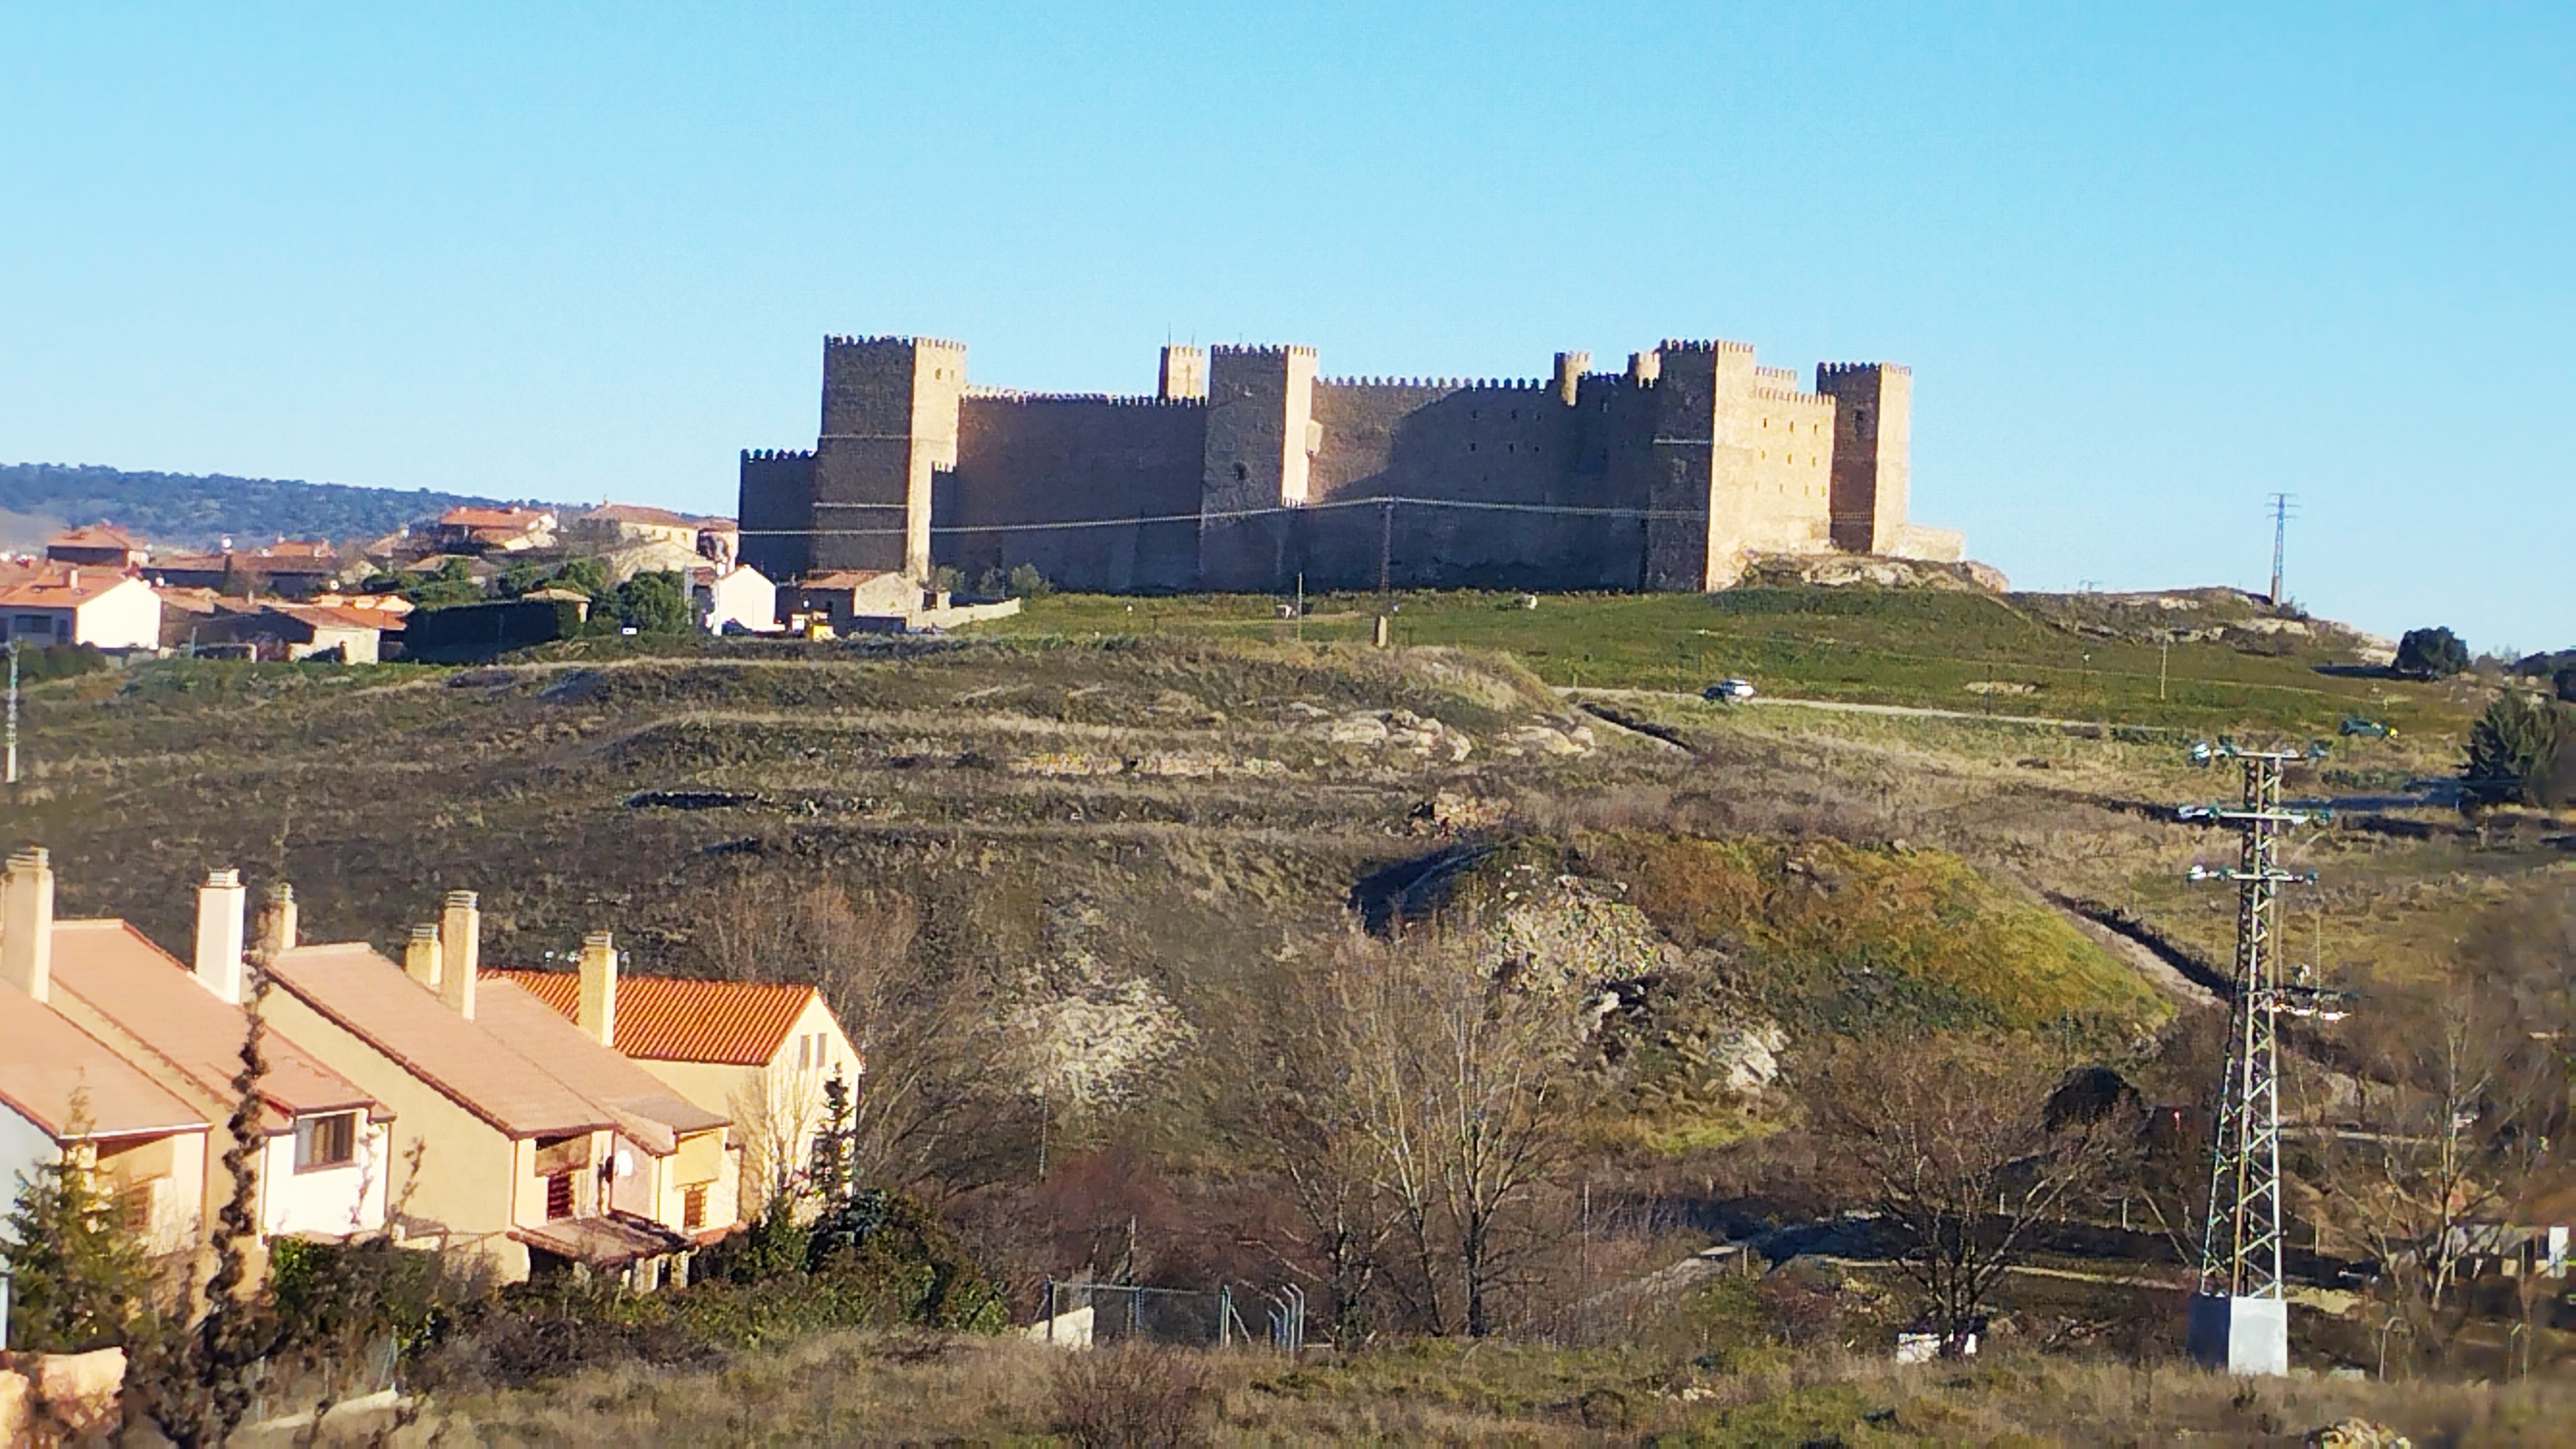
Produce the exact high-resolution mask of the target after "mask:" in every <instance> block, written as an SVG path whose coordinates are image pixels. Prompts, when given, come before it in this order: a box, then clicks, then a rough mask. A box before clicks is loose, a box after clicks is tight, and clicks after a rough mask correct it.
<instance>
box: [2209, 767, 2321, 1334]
mask: <svg viewBox="0 0 2576 1449" xmlns="http://www.w3.org/2000/svg"><path fill="white" fill-rule="evenodd" d="M2318 753H2322V752H2321V751H2313V750H2254V749H2243V748H2239V747H2238V746H2237V745H2235V744H2234V743H2232V742H2230V741H2227V740H2220V741H2219V742H2218V743H2217V744H2214V745H2211V744H2197V745H2194V746H2192V750H2191V756H2192V759H2193V761H2194V762H2196V763H2200V764H2208V763H2211V762H2212V761H2215V760H2220V759H2232V760H2235V761H2236V762H2237V763H2239V764H2240V765H2242V766H2243V767H2244V771H2245V791H2244V796H2243V800H2242V803H2241V804H2240V805H2239V806H2237V807H2236V808H2233V809H2231V808H2229V807H2227V806H2224V805H2198V806H2185V807H2184V808H2183V809H2182V811H2181V812H2180V814H2181V817H2182V818H2183V819H2185V820H2207V821H2212V822H2223V823H2225V824H2227V825H2229V826H2231V827H2233V828H2234V829H2235V831H2236V833H2237V837H2238V841H2239V845H2238V851H2237V862H2236V868H2235V869H2233V870H2209V869H2206V868H2204V867H2201V866H2197V865H2196V866H2193V867H2192V868H2191V879H2193V880H2231V881H2234V882H2236V970H2235V975H2234V979H2233V982H2232V985H2233V986H2234V988H2235V1000H2234V1002H2233V1003H2232V1008H2233V1010H2232V1013H2231V1016H2230V1019H2229V1031H2228V1038H2227V1079H2226V1081H2225V1083H2224V1084H2223V1086H2222V1088H2221V1090H2220V1093H2219V1105H2218V1123H2217V1131H2216V1133H2215V1140H2214V1142H2213V1143H2212V1145H2211V1149H2210V1154H2209V1216H2208V1219H2207V1220H2206V1222H2205V1223H2204V1224H2203V1226H2202V1230H2201V1244H2200V1290H2199V1291H2198V1292H2197V1293H2195V1294H2194V1295H2193V1296H2192V1301H2191V1323H2190V1343H2191V1352H2192V1356H2193V1357H2194V1358H2197V1359H2199V1360H2200V1361H2201V1362H2203V1363H2206V1364H2208V1365H2210V1366H2211V1367H2213V1368H2218V1367H2223V1368H2226V1369H2227V1370H2229V1371H2230V1372H2233V1373H2246V1374H2255V1373H2271V1374H2280V1373H2287V1372H2289V1366H2290V1339H2289V1323H2290V1320H2289V1310H2288V1307H2287V1305H2286V1304H2285V1303H2284V1302H2283V1300H2282V1297H2281V1243H2282V1239H2281V1057H2280V1044H2279V1036H2278V1032H2277V1027H2278V1019H2279V1015H2280V1013H2281V1012H2282V1011H2283V1010H2284V1009H2287V1010H2291V1011H2293V1012H2297V1013H2299V1014H2302V1015H2306V1014H2314V1012H2315V1011H2316V1007H2317V1002H2318V1001H2319V1000H2320V999H2323V998H2326V997H2329V996H2335V995H2340V993H2327V992H2322V991H2320V990H2319V989H2318V988H2316V987H2314V986H2311V985H2308V984H2306V983H2305V982H2304V981H2300V982H2295V983H2291V984H2287V985H2285V984H2284V983H2283V981H2282V979H2281V963H2280V948H2279V940H2280V934H2281V887H2283V886H2285V885H2290V884H2293V883H2296V882H2302V881H2313V880H2314V879H2315V878H2316V877H2315V876H2314V875H2313V874H2308V875H2294V874H2292V873H2291V872H2289V871H2286V870H2283V869H2282V868H2281V861H2280V840H2281V832H2282V831H2283V830H2285V829H2287V828H2289V827H2290V826H2293V825H2304V824H2307V823H2308V822H2309V821H2311V820H2314V819H2316V818H2317V813H2316V812H2312V811H2306V810H2285V809H2283V808H2282V807H2281V766H2282V765H2284V764H2286V763H2288V762H2289V761H2291V760H2298V759H2308V758H2313V757H2314V755H2315V754H2318ZM2305 974H2306V973H2304V972H2302V973H2301V975H2302V976H2304V975H2305Z"/></svg>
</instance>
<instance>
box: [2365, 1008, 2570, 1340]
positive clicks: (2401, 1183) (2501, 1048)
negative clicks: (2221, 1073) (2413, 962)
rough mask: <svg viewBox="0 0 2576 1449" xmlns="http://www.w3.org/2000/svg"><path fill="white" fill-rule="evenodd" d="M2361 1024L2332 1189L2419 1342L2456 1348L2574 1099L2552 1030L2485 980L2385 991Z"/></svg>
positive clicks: (2394, 1305)
mask: <svg viewBox="0 0 2576 1449" xmlns="http://www.w3.org/2000/svg"><path fill="white" fill-rule="evenodd" d="M2374 1004H2375V1006H2376V1007H2377V1008H2378V1011H2379V1013H2380V1019H2379V1020H2378V1021H2376V1022H2374V1023H2373V1024H2372V1027H2371V1029H2370V1031H2369V1032H2368V1033H2367V1034H2366V1035H2365V1036H2364V1037H2363V1041H2364V1043H2365V1044H2364V1046H2363V1061H2364V1071H2365V1077H2364V1080H2363V1082H2362V1086H2361V1100H2360V1104H2359V1108H2358V1110H2357V1112H2356V1113H2355V1114H2354V1115H2355V1117H2356V1118H2357V1121H2356V1122H2355V1123H2354V1125H2353V1126H2352V1127H2351V1128H2349V1129H2347V1130H2343V1131H2339V1132H2336V1133H2334V1134H2333V1135H2332V1136H2331V1137H2330V1138H2329V1139H2328V1154H2327V1155H2328V1163H2329V1168H2330V1170H2329V1171H2328V1172H2327V1173H2326V1174H2325V1182H2326V1184H2327V1187H2328V1192H2329V1196H2330V1200H2331V1201H2332V1202H2333V1203H2334V1204H2335V1206H2336V1207H2337V1208H2338V1209H2339V1216H2341V1217H2342V1218H2343V1219H2344V1220H2345V1221H2346V1222H2348V1223H2349V1224H2350V1226H2351V1227H2352V1229H2353V1230H2354V1231H2355V1232H2357V1233H2358V1234H2359V1235H2360V1236H2361V1238H2362V1240H2363V1242H2364V1243H2365V1244H2366V1245H2367V1246H2368V1247H2369V1249H2370V1251H2371V1253H2372V1255H2373V1256H2374V1257H2376V1258H2377V1259H2378V1260H2379V1263H2380V1265H2381V1273H2382V1278H2381V1282H2382V1284H2383V1286H2384V1288H2385V1290H2386V1291H2387V1293H2388V1296H2389V1298H2390V1307H2391V1308H2392V1310H2393V1311H2395V1312H2396V1313H2398V1314H2399V1315H2401V1316H2402V1317H2403V1318H2404V1319H2405V1321H2406V1322H2407V1325H2408V1326H2409V1327H2410V1328H2411V1329H2412V1330H2413V1334H2412V1338H2413V1340H2414V1342H2415V1343H2417V1344H2419V1345H2423V1346H2426V1347H2427V1348H2428V1349H2434V1348H2438V1349H2440V1350H2447V1349H2448V1347H2449V1346H2451V1345H2452V1344H2454V1343H2456V1342H2457V1339H2458V1329H2459V1327H2460V1324H2461V1321H2462V1320H2463V1319H2464V1318H2465V1316H2466V1315H2467V1314H2468V1312H2469V1311H2470V1307H2471V1305H2470V1302H2469V1294H2468V1288H2469V1281H2468V1280H2469V1277H2470V1274H2471V1273H2472V1271H2473V1269H2474V1266H2475V1261H2476V1259H2478V1258H2480V1257H2482V1256H2493V1255H2495V1254H2497V1253H2499V1252H2500V1251H2501V1250H2502V1248H2503V1246H2504V1243H2503V1237H2502V1235H2503V1233H2504V1232H2505V1230H2507V1229H2509V1228H2511V1227H2512V1226H2513V1219H2514V1214H2515V1211H2516V1209H2518V1208H2519V1207H2521V1206H2522V1205H2523V1203H2524V1201H2525V1200H2526V1196H2527V1193H2528V1189H2529V1188H2530V1186H2531V1184H2532V1182H2533V1179H2534V1177H2535V1176H2536V1175H2537V1173H2538V1171H2539V1169H2540V1168H2541V1166H2542V1165H2543V1162H2544V1161H2545V1159H2546V1157H2547V1154H2548V1151H2549V1143H2550V1137H2549V1131H2548V1129H2549V1127H2550V1126H2551V1125H2552V1124H2551V1121H2550V1118H2551V1117H2552V1116H2555V1115H2563V1113H2564V1109H2565V1080H2564V1072H2563V1069H2562V1068H2561V1066H2560V1064H2559V1062H2558V1061H2557V1060H2556V1059H2555V1058H2556V1053H2555V1050H2554V1046H2555V1044H2554V1043H2552V1042H2550V1041H2549V1040H2548V1039H2547V1037H2546V1036H2545V1035H2536V1034H2535V1033H2534V1032H2533V1030H2532V1029H2531V1028H2530V1027H2529V1026H2528V1025H2527V1023H2526V1021H2525V1018H2524V1017H2523V1015H2522V1013H2521V1011H2520V1010H2518V1009H2517V1004H2516V1002H2515V1001H2514V1000H2513V999H2512V997H2511V996H2509V995H2508V994H2507V993H2506V992H2504V991H2502V990H2498V989H2496V988H2495V987H2493V986H2490V985H2488V984H2486V983H2484V982H2471V983H2468V984H2465V985H2455V986H2453V987H2451V988H2450V989H2447V990H2444V991H2442V992H2440V993H2438V994H2437V995H2436V996H2435V997H2434V998H2433V999H2431V1000H2429V1001H2426V1002H2423V1003H2421V1004H2420V1005H2417V1006H2415V1007H2413V1008H2412V1009H2410V1008H2409V1007H2408V1006H2407V1005H2406V1004H2405V1003H2403V1002H2401V1001H2399V1000H2396V999H2388V998H2383V999H2382V1000H2381V1001H2379V1002H2377V1003H2374Z"/></svg>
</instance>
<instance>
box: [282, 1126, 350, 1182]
mask: <svg viewBox="0 0 2576 1449" xmlns="http://www.w3.org/2000/svg"><path fill="white" fill-rule="evenodd" d="M357 1156H358V1114H357V1113H355V1112H334V1113H332V1114H331V1115H330V1116H327V1117H306V1118H303V1119H301V1120H299V1121H298V1122H297V1123H296V1124H295V1168H296V1171H298V1172H302V1171H306V1170H308V1169H311V1168H317V1167H346V1166H348V1165H349V1164H350V1163H351V1162H354V1161H356V1160H357Z"/></svg>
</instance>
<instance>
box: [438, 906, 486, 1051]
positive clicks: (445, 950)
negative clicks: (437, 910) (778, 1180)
mask: <svg viewBox="0 0 2576 1449" xmlns="http://www.w3.org/2000/svg"><path fill="white" fill-rule="evenodd" d="M482 954H483V913H482V912H481V911H480V910H477V909H476V908H475V905H474V892H472V891H449V892H448V893H447V909H446V910H445V911H444V912H443V913H441V915H440V917H439V922H438V999H439V1000H441V1001H444V1002H446V1003H447V1004H448V1005H449V1006H452V1007H454V1008H456V1014H457V1015H458V1016H461V1017H464V1018H465V1019H466V1020H467V1021H472V1020H473V1019H474V973H475V971H476V970H477V969H479V968H478V960H479V958H480V957H481V956H482Z"/></svg>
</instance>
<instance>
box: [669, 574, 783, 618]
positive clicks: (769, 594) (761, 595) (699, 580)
mask: <svg viewBox="0 0 2576 1449" xmlns="http://www.w3.org/2000/svg"><path fill="white" fill-rule="evenodd" d="M689 592H690V593H691V594H692V595H694V596H695V597H696V599H697V604H698V623H699V624H700V625H701V626H702V627H703V628H705V630H706V631H707V632H708V633H710V634H721V633H723V632H724V631H725V626H726V625H728V624H734V625H739V626H741V627H742V628H745V629H748V630H750V631H751V632H752V633H755V634H775V633H777V632H778V585H777V584H775V583H773V582H771V580H770V579H769V577H768V575H766V574H763V573H762V572H761V571H760V570H758V569H756V568H753V567H752V566H751V565H749V564H736V565H735V566H733V567H732V568H729V569H699V570H696V571H695V576H694V577H693V579H692V581H691V583H690V587H689Z"/></svg>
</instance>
